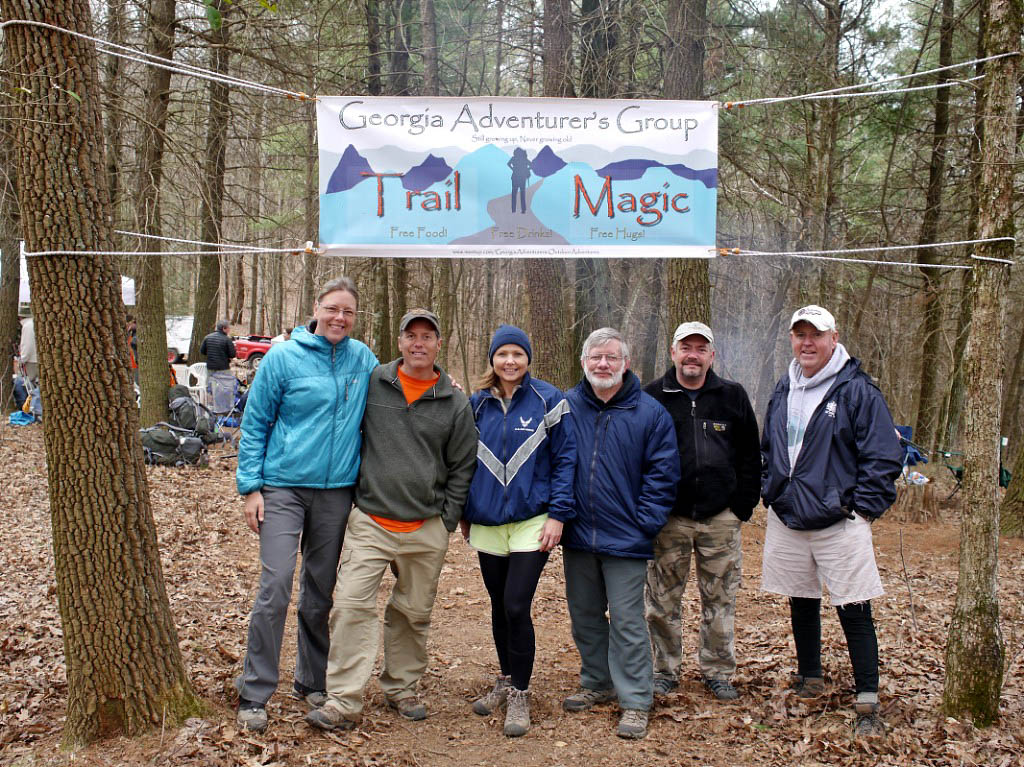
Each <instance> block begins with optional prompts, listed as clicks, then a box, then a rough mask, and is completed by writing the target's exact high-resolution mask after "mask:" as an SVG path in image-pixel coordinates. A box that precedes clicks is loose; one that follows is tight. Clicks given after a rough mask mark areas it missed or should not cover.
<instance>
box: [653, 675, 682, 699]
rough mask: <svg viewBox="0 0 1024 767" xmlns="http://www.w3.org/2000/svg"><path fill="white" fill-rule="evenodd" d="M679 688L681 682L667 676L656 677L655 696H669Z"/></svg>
mask: <svg viewBox="0 0 1024 767" xmlns="http://www.w3.org/2000/svg"><path fill="white" fill-rule="evenodd" d="M678 686H679V682H677V681H676V680H675V679H672V678H670V677H667V676H656V677H654V694H655V695H668V694H669V693H670V692H672V691H673V690H674V689H676V687H678Z"/></svg>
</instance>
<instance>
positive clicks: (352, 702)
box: [306, 309, 477, 730]
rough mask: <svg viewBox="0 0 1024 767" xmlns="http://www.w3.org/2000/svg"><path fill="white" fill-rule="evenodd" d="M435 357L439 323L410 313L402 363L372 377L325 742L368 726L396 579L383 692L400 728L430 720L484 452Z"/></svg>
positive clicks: (462, 401) (315, 721)
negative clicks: (367, 708)
mask: <svg viewBox="0 0 1024 767" xmlns="http://www.w3.org/2000/svg"><path fill="white" fill-rule="evenodd" d="M440 349H441V324H440V322H439V320H438V318H437V315H436V314H434V313H433V312H431V311H429V310H427V309H413V310H411V311H409V312H408V313H407V314H406V315H405V316H404V317H402V321H401V323H400V324H399V339H398V350H399V352H401V355H402V356H401V357H400V358H399V359H396V360H394V361H393V362H390V363H388V364H387V365H380V366H378V367H377V368H376V369H375V370H374V371H373V373H372V374H371V375H370V384H369V390H368V393H367V399H366V413H365V415H364V416H363V446H362V464H361V468H360V472H359V484H358V486H357V489H356V506H355V508H353V509H352V513H351V515H350V516H349V520H348V528H347V530H346V532H345V543H344V547H343V548H342V552H341V565H340V568H339V570H338V581H337V586H336V587H335V590H334V610H333V611H332V613H331V649H330V655H329V656H328V662H327V702H326V703H325V704H324V705H323V706H322V707H320V708H317V709H314V710H312V711H310V713H309V715H308V716H307V717H306V721H307V722H309V723H310V724H311V725H313V726H314V727H318V728H320V729H323V730H337V729H342V730H348V729H352V728H353V727H355V726H356V724H357V723H358V722H359V721H360V720H361V719H362V709H363V691H364V689H365V688H366V683H367V682H368V681H369V680H370V674H371V673H372V672H373V664H374V661H375V660H376V658H377V647H378V644H379V639H380V637H379V635H380V628H379V621H378V620H377V589H378V587H379V586H380V581H381V578H382V577H383V575H384V571H385V570H387V569H388V568H389V567H390V568H391V570H392V571H393V572H394V573H395V586H394V588H393V589H392V591H391V598H390V599H389V600H388V605H387V609H386V610H385V612H384V670H383V673H382V674H381V676H380V686H381V688H382V689H383V690H384V693H385V695H386V696H387V699H388V704H389V705H390V706H391V707H392V708H395V709H397V711H398V713H399V714H400V715H401V716H403V717H405V718H406V719H413V720H418V719H425V718H426V716H427V709H426V706H424V705H423V703H421V702H420V700H419V699H418V698H417V696H416V684H417V682H419V680H420V677H422V676H423V672H424V671H425V670H426V668H427V632H428V630H429V629H430V613H431V610H432V608H433V606H434V597H435V595H436V594H437V580H438V577H439V576H440V574H441V566H442V565H443V564H444V557H445V553H446V552H447V550H448V535H449V533H451V532H452V531H454V530H455V527H456V526H457V525H458V522H459V519H460V518H461V517H462V507H463V506H464V505H465V502H466V496H467V494H468V492H469V484H470V481H471V480H472V479H473V471H474V469H475V468H476V445H477V430H476V424H475V422H474V420H473V413H472V410H471V409H470V406H469V400H468V399H466V395H465V394H463V393H462V392H461V391H459V390H457V389H455V388H454V387H453V386H452V382H451V379H450V378H449V377H448V375H447V373H445V372H444V371H443V370H441V368H439V367H438V366H437V365H435V364H434V361H435V359H436V358H437V353H438V351H440Z"/></svg>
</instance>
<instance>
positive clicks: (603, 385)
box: [562, 328, 679, 738]
mask: <svg viewBox="0 0 1024 767" xmlns="http://www.w3.org/2000/svg"><path fill="white" fill-rule="evenodd" d="M580 362H581V363H582V366H583V372H584V374H585V377H584V379H583V380H582V381H581V382H580V383H579V384H578V385H577V386H576V387H575V388H574V389H572V390H571V391H570V392H569V394H568V395H567V397H566V399H567V400H568V402H569V407H570V408H571V409H572V413H573V420H574V421H575V423H576V428H577V455H578V459H577V461H578V462H577V464H576V475H575V481H574V496H575V502H576V516H575V517H574V518H573V519H572V520H571V521H570V522H569V523H568V524H567V525H566V527H565V531H564V533H563V535H562V546H563V548H564V553H563V557H564V564H565V592H566V599H567V601H568V604H569V616H570V618H571V619H572V636H573V639H574V640H575V642H576V648H577V649H578V650H579V653H580V660H581V666H582V668H581V671H580V689H579V690H578V691H577V692H576V693H574V694H573V695H570V696H569V697H568V698H566V699H565V701H564V702H563V704H562V705H563V708H565V710H566V711H585V710H587V709H589V708H591V707H592V706H594V705H596V704H598V703H605V702H607V701H610V700H612V699H614V698H616V697H617V698H618V701H619V707H620V709H621V710H622V714H621V716H620V719H619V725H618V730H617V733H618V735H619V736H620V737H623V738H642V737H644V735H646V734H647V712H648V711H649V710H650V707H651V702H652V699H653V696H654V680H653V673H652V666H651V645H650V636H649V634H648V631H647V622H646V620H645V618H644V581H645V576H646V572H647V560H649V559H651V557H652V556H653V541H654V538H655V537H656V536H657V535H658V533H659V532H660V530H661V528H662V526H663V525H664V524H665V520H666V519H667V518H668V513H669V511H670V510H671V508H672V503H673V501H674V500H675V491H676V482H677V481H678V480H679V454H678V451H677V449H676V438H675V431H674V430H673V427H672V419H671V418H670V417H669V415H668V413H667V412H666V411H665V408H663V407H662V406H661V405H660V404H658V402H656V401H655V400H654V399H653V398H652V397H651V396H650V395H648V394H646V393H644V392H643V391H642V390H641V388H640V382H639V380H638V379H637V377H636V376H635V375H633V373H632V372H631V371H630V370H629V346H628V345H627V344H626V342H625V341H624V340H623V338H622V335H621V334H620V333H619V332H618V331H616V330H613V329H612V328H601V329H600V330H595V331H594V332H593V333H591V334H590V336H589V337H588V338H587V340H586V342H585V343H584V344H583V354H582V356H581V358H580ZM606 611H607V612H608V613H609V614H610V616H611V624H610V625H609V621H608V618H607V617H605V613H606Z"/></svg>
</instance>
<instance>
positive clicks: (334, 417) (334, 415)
mask: <svg viewBox="0 0 1024 767" xmlns="http://www.w3.org/2000/svg"><path fill="white" fill-rule="evenodd" d="M337 351H338V346H337V344H334V345H333V346H331V377H332V378H334V401H335V402H337V401H338V400H339V399H341V389H340V388H339V386H338V368H337V367H336V366H335V364H334V355H335V353H336V352H337ZM345 399H346V400H347V399H348V383H347V382H346V385H345ZM337 428H338V407H337V405H335V406H334V407H333V408H331V452H330V454H329V455H330V456H331V460H330V461H328V462H327V466H326V469H325V472H324V487H325V488H326V487H327V481H328V479H330V476H331V466H332V465H333V464H334V436H335V431H336V430H337Z"/></svg>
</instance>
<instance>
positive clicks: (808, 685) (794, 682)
mask: <svg viewBox="0 0 1024 767" xmlns="http://www.w3.org/2000/svg"><path fill="white" fill-rule="evenodd" d="M789 686H790V688H791V689H792V690H793V692H795V693H796V697H798V698H806V699H810V698H817V697H820V696H821V695H824V694H825V680H824V679H822V678H821V677H820V676H806V677H805V676H800V674H790V675H789Z"/></svg>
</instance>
